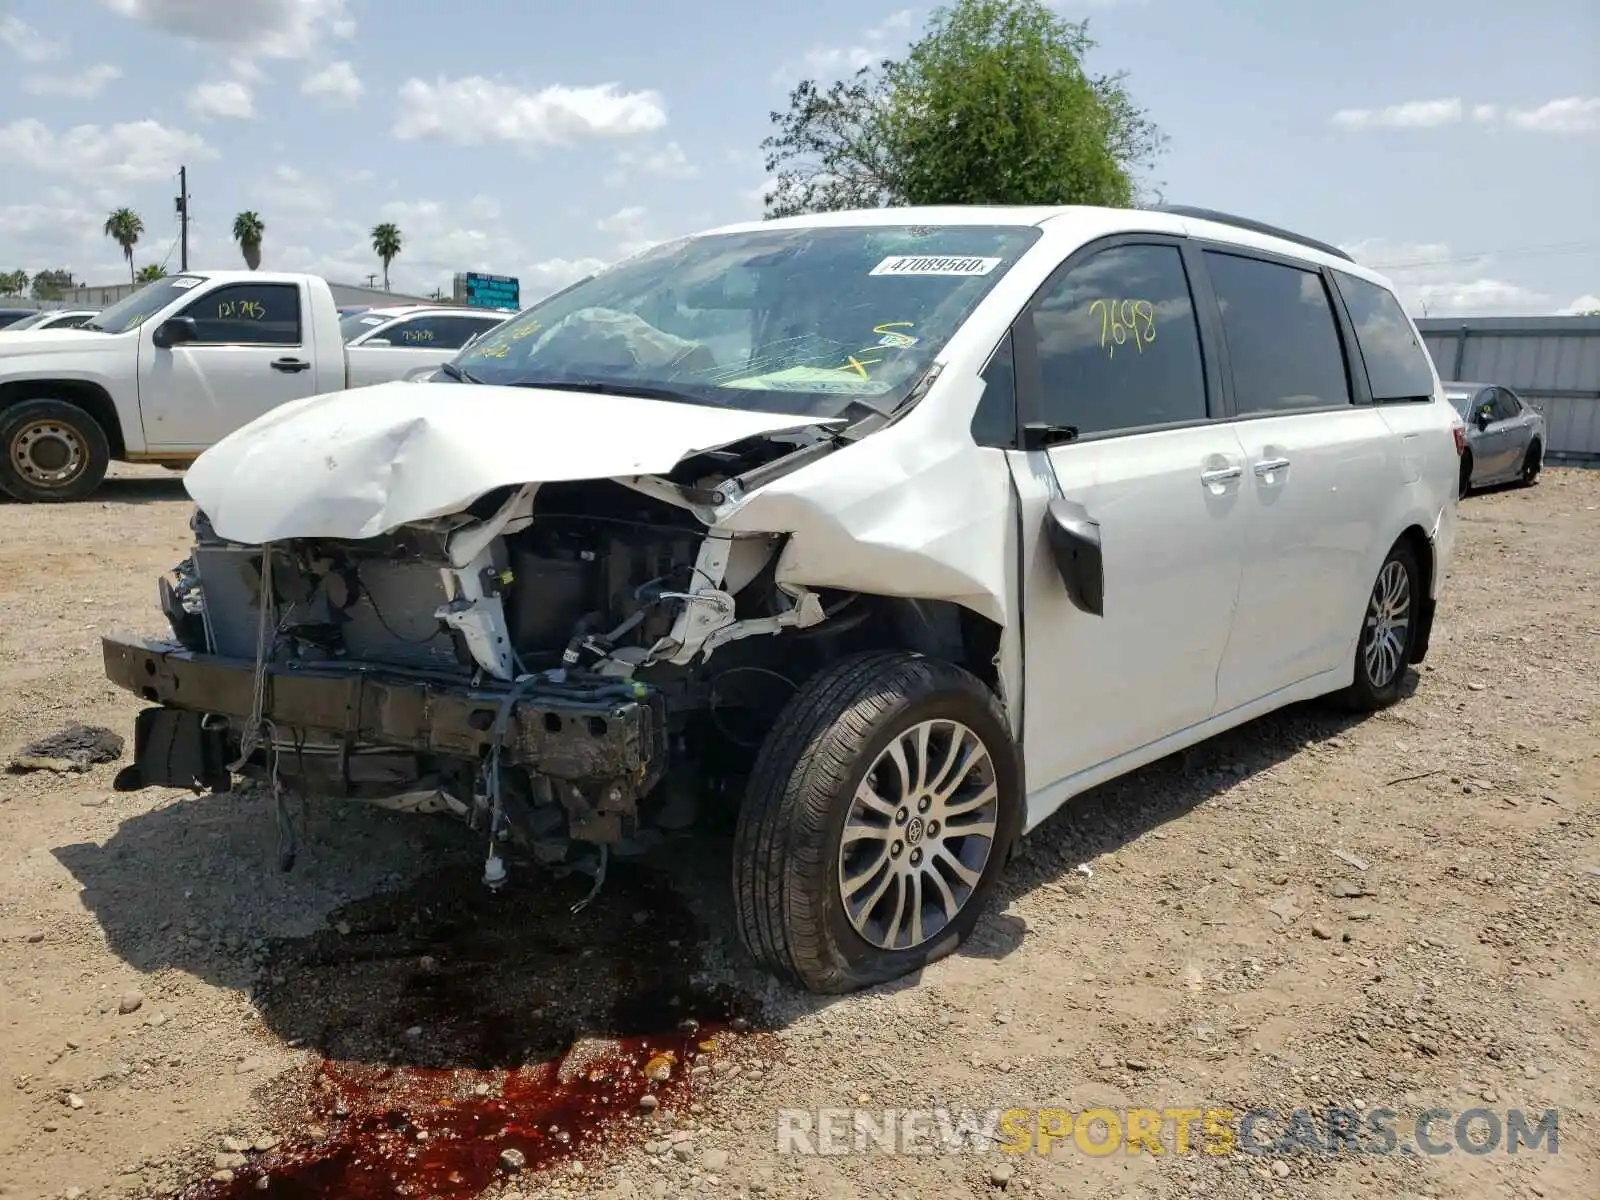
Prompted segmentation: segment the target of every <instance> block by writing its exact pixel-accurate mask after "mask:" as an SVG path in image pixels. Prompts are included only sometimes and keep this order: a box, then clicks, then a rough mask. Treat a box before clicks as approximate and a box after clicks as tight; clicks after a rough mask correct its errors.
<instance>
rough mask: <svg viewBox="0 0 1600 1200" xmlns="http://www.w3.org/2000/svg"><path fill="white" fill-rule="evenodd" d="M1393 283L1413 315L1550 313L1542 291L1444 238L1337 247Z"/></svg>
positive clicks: (1373, 241)
mask: <svg viewBox="0 0 1600 1200" xmlns="http://www.w3.org/2000/svg"><path fill="white" fill-rule="evenodd" d="M1340 248H1341V249H1343V250H1344V251H1345V252H1346V253H1348V254H1350V255H1351V256H1352V257H1354V258H1355V260H1356V261H1357V262H1359V263H1363V264H1365V265H1367V266H1370V267H1372V268H1374V269H1375V270H1378V271H1381V272H1382V273H1383V274H1385V275H1387V276H1388V277H1389V279H1390V280H1391V281H1392V282H1393V283H1394V285H1395V289H1396V291H1397V292H1398V293H1399V295H1400V299H1401V301H1402V302H1403V303H1404V304H1405V307H1406V311H1407V312H1409V313H1410V314H1411V315H1412V316H1414V317H1421V316H1429V317H1465V316H1530V315H1537V314H1541V313H1545V314H1547V313H1550V312H1552V311H1554V307H1553V306H1554V304H1555V301H1554V300H1553V299H1552V298H1551V297H1550V296H1548V295H1546V294H1544V293H1543V292H1539V291H1535V290H1534V289H1532V288H1529V287H1524V286H1523V285H1522V284H1519V283H1512V282H1510V281H1508V280H1505V279H1501V278H1498V277H1497V276H1496V273H1495V266H1496V264H1495V261H1494V258H1493V256H1492V255H1488V254H1477V255H1471V254H1459V253H1456V252H1455V251H1453V250H1452V249H1451V248H1450V246H1448V245H1447V244H1445V243H1443V242H1397V241H1390V240H1388V239H1386V238H1364V239H1362V240H1360V241H1355V242H1345V243H1343V244H1342V245H1341V247H1340Z"/></svg>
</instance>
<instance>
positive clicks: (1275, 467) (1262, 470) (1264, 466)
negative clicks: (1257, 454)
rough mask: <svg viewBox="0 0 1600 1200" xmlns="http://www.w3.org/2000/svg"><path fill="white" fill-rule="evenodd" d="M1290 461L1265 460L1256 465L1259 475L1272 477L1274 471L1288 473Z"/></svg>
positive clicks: (1278, 459)
mask: <svg viewBox="0 0 1600 1200" xmlns="http://www.w3.org/2000/svg"><path fill="white" fill-rule="evenodd" d="M1288 469H1289V460H1288V459H1287V458H1263V459H1262V460H1261V461H1260V462H1258V463H1257V464H1256V465H1255V472H1256V474H1257V475H1271V474H1272V473H1273V472H1274V471H1287V470H1288Z"/></svg>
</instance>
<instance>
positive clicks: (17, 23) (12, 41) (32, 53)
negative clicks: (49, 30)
mask: <svg viewBox="0 0 1600 1200" xmlns="http://www.w3.org/2000/svg"><path fill="white" fill-rule="evenodd" d="M0 46H4V47H6V49H8V50H10V51H11V53H13V54H15V55H16V56H17V57H18V58H20V59H21V60H22V61H23V62H30V63H42V62H49V61H50V60H51V59H52V58H60V57H61V56H62V55H63V54H64V53H66V49H67V47H66V45H65V44H64V43H62V42H52V41H51V40H50V39H49V38H47V37H45V36H44V34H42V33H40V32H39V31H38V30H37V29H35V28H34V27H33V26H32V25H29V24H28V23H27V22H26V21H24V20H22V19H21V18H20V17H13V16H11V15H10V14H9V13H8V14H7V15H6V16H3V17H0Z"/></svg>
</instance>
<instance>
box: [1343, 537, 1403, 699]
mask: <svg viewBox="0 0 1600 1200" xmlns="http://www.w3.org/2000/svg"><path fill="white" fill-rule="evenodd" d="M1421 589H1422V572H1421V570H1420V569H1419V568H1418V566H1417V556H1416V554H1415V553H1413V552H1412V549H1411V547H1410V546H1409V545H1407V544H1406V543H1405V542H1403V541H1402V542H1396V543H1395V545H1394V547H1393V548H1392V549H1391V550H1390V551H1389V555H1388V557H1387V558H1385V559H1384V560H1383V566H1382V567H1380V568H1379V569H1378V578H1377V580H1376V582H1374V583H1373V585H1372V591H1371V593H1370V594H1369V595H1368V597H1367V611H1366V615H1365V617H1364V619H1363V620H1362V623H1361V636H1360V637H1359V638H1357V639H1356V662H1355V678H1354V679H1353V680H1352V682H1351V684H1350V686H1349V687H1347V688H1346V689H1345V690H1344V691H1343V692H1340V693H1339V695H1338V700H1339V701H1340V702H1341V703H1342V704H1343V705H1344V707H1346V708H1349V709H1353V710H1354V711H1356V712H1373V711H1375V710H1377V709H1380V708H1387V707H1388V706H1389V705H1391V704H1393V703H1394V702H1395V701H1396V700H1398V699H1399V698H1400V687H1401V685H1402V683H1404V681H1405V674H1406V665H1407V664H1408V663H1409V662H1410V660H1411V646H1412V644H1413V642H1414V641H1415V639H1416V636H1417V615H1418V613H1419V612H1420V611H1421V599H1422V590H1421Z"/></svg>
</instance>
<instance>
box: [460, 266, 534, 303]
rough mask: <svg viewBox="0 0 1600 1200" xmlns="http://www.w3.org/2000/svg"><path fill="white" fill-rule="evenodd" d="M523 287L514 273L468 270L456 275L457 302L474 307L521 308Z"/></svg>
mask: <svg viewBox="0 0 1600 1200" xmlns="http://www.w3.org/2000/svg"><path fill="white" fill-rule="evenodd" d="M521 297H522V288H521V285H520V284H519V283H518V282H517V280H516V277H515V276H512V275H483V274H480V273H479V272H477V271H466V272H463V273H462V274H459V275H457V276H456V302H457V303H458V304H466V305H469V306H470V307H472V308H521V307H522V304H521Z"/></svg>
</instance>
